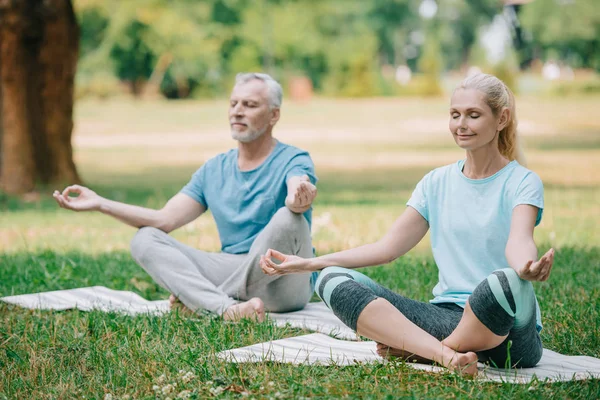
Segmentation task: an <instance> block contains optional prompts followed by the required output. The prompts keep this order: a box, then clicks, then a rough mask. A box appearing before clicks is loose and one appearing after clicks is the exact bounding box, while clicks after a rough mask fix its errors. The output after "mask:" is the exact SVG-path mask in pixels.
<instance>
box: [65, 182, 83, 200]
mask: <svg viewBox="0 0 600 400" xmlns="http://www.w3.org/2000/svg"><path fill="white" fill-rule="evenodd" d="M82 191H83V186H79V185H71V186H67V187H66V188H65V190H63V192H62V196H63V197H64V198H65V199H67V200H68V199H69V194H71V193H74V194H81V192H82Z"/></svg>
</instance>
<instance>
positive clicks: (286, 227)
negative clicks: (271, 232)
mask: <svg viewBox="0 0 600 400" xmlns="http://www.w3.org/2000/svg"><path fill="white" fill-rule="evenodd" d="M269 225H271V226H273V227H274V228H275V230H276V231H277V232H279V233H292V232H297V231H300V230H302V229H304V230H306V231H307V232H308V222H307V221H306V218H304V215H302V214H296V213H294V212H292V211H291V210H290V209H289V208H287V207H281V208H280V209H279V210H277V212H276V213H275V215H273V217H272V218H271V221H269Z"/></svg>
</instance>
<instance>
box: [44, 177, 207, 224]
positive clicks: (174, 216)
mask: <svg viewBox="0 0 600 400" xmlns="http://www.w3.org/2000/svg"><path fill="white" fill-rule="evenodd" d="M70 194H76V195H77V197H71V196H70ZM53 197H54V199H55V200H56V202H57V203H58V204H59V205H60V206H61V207H62V208H65V209H67V210H73V211H100V212H101V213H103V214H106V215H110V216H111V217H113V218H116V219H118V220H119V221H121V222H124V223H126V224H127V225H130V226H133V227H135V228H141V227H143V226H152V227H154V228H157V229H160V230H162V231H164V232H166V233H169V232H171V231H173V230H175V229H177V228H179V227H181V226H183V225H185V224H187V223H189V222H191V221H193V220H194V219H196V218H198V217H199V216H200V215H202V213H204V212H205V211H206V207H204V206H203V205H202V204H200V203H198V202H197V201H196V200H194V199H192V198H191V197H189V196H187V195H185V194H182V193H178V194H176V195H175V196H173V197H172V198H171V199H170V200H169V201H168V202H167V204H166V205H165V206H164V207H163V208H162V209H160V210H153V209H151V208H146V207H139V206H134V205H130V204H125V203H120V202H117V201H113V200H109V199H106V198H104V197H101V196H99V195H98V194H96V193H95V192H94V191H92V190H90V189H88V188H86V187H83V186H79V185H73V186H69V187H67V188H66V189H65V190H63V192H62V193H59V192H58V191H55V192H54V194H53Z"/></svg>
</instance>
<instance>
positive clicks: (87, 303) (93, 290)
mask: <svg viewBox="0 0 600 400" xmlns="http://www.w3.org/2000/svg"><path fill="white" fill-rule="evenodd" d="M0 300H1V301H4V302H5V303H10V304H15V305H18V306H21V307H25V308H31V309H38V310H57V311H62V310H69V309H72V308H77V309H79V310H81V311H91V310H100V311H104V312H119V313H124V314H127V315H136V314H153V315H161V314H164V313H166V312H169V301H168V300H158V301H148V300H146V299H144V298H143V297H141V296H139V295H137V294H135V293H133V292H128V291H123V290H112V289H108V288H106V287H104V286H92V287H85V288H78V289H69V290H56V291H53V292H42V293H33V294H22V295H18V296H8V297H1V298H0Z"/></svg>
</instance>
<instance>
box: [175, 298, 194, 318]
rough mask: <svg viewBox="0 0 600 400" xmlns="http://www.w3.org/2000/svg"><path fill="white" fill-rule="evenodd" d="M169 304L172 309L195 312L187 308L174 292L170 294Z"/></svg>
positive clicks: (183, 312)
mask: <svg viewBox="0 0 600 400" xmlns="http://www.w3.org/2000/svg"><path fill="white" fill-rule="evenodd" d="M169 306H170V308H171V311H175V310H177V311H178V312H179V313H181V314H184V315H185V314H188V315H194V312H193V311H192V310H190V309H189V308H187V307H186V306H185V305H184V304H183V303H182V302H181V301H179V299H178V298H177V297H175V295H174V294H172V295H170V296H169Z"/></svg>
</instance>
